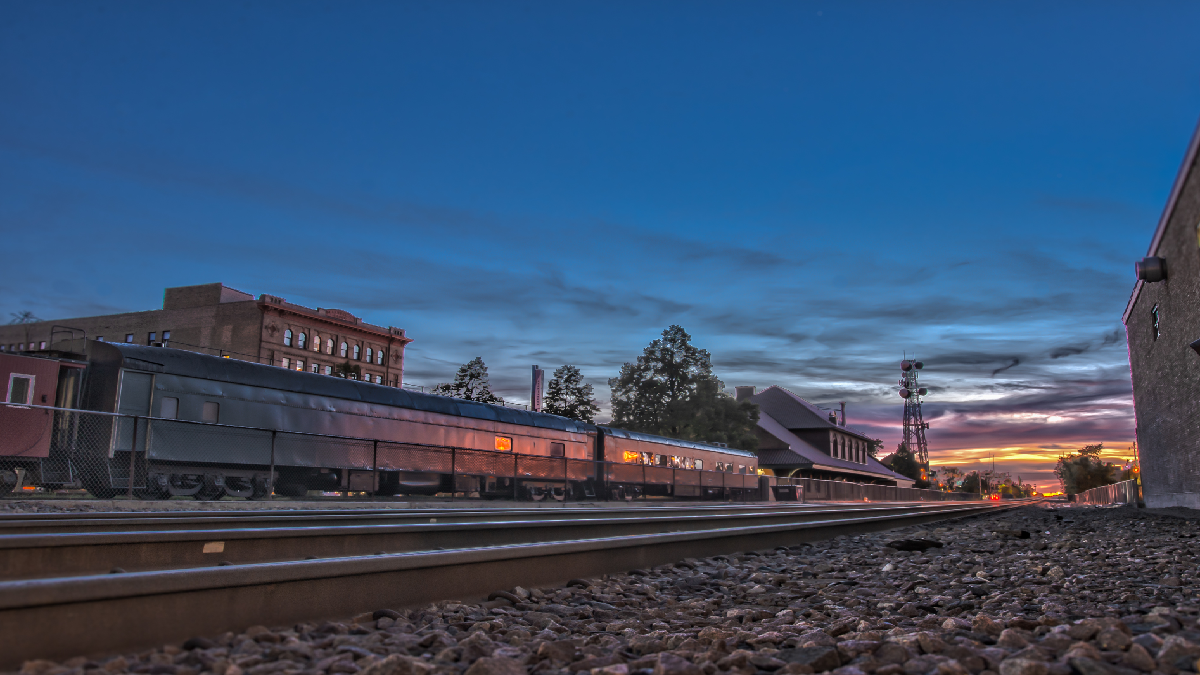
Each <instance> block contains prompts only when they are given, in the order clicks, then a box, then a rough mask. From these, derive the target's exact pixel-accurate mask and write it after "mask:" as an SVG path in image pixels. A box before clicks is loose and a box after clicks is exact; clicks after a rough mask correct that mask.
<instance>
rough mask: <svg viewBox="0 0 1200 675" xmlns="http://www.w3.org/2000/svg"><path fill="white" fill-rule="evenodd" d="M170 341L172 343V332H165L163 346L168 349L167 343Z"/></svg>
mask: <svg viewBox="0 0 1200 675" xmlns="http://www.w3.org/2000/svg"><path fill="white" fill-rule="evenodd" d="M170 341H171V331H169V330H164V331H163V346H164V347H166V346H167V343H168V342H170Z"/></svg>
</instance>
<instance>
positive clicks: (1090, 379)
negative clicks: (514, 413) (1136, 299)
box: [0, 1, 1200, 479]
mask: <svg viewBox="0 0 1200 675" xmlns="http://www.w3.org/2000/svg"><path fill="white" fill-rule="evenodd" d="M1198 21H1200V5H1195V4H1193V3H1184V2H1161V3H1155V2H1147V3H1136V4H1134V3H1095V2H1090V3H1082V2H1080V3H1069V2H1068V3H1056V4H1054V5H1052V6H1046V5H1044V4H1043V3H1032V2H1030V3H1020V2H1013V3H1003V4H1001V3H996V4H982V3H972V4H963V3H952V2H914V3H882V2H879V3H819V2H750V3H745V2H742V3H734V2H724V3H716V2H696V3H675V2H638V3H633V2H626V3H620V2H617V3H613V2H605V3H588V2H573V3H551V2H507V3H498V2H477V3H469V2H410V3H403V2H388V3H384V2H379V3H370V2H359V3H306V2H239V3H230V2H206V3H152V2H120V3H111V2H103V3H100V2H73V3H28V2H11V1H0V100H2V101H4V104H3V105H0V231H2V233H3V240H4V242H5V249H6V251H7V253H8V255H7V256H5V258H6V265H5V268H6V269H5V271H6V274H4V275H2V279H0V291H2V292H0V311H3V312H4V314H3V315H4V316H7V315H8V313H9V312H17V311H23V310H30V311H33V312H34V313H35V314H36V315H38V316H39V317H42V318H66V317H70V316H80V315H87V314H93V313H102V312H112V311H129V310H139V309H150V308H154V307H157V306H159V304H160V303H161V297H162V289H163V288H164V287H166V286H178V285H187V284H196V283H207V282H212V281H221V282H224V283H226V284H227V285H230V286H233V287H235V288H239V289H242V290H245V291H247V292H251V293H254V294H259V293H271V294H275V295H281V296H283V297H285V298H287V299H288V300H290V301H293V302H299V303H302V304H306V305H310V306H321V307H340V308H344V309H347V310H349V311H351V312H354V313H355V314H358V315H360V316H363V317H364V318H365V319H367V320H368V321H371V322H372V323H378V324H384V325H389V324H391V325H398V326H402V327H404V328H406V329H407V330H408V331H409V335H410V336H411V337H413V338H414V339H415V340H416V341H415V342H414V343H413V344H412V345H411V346H410V351H409V353H408V378H407V379H408V380H410V381H411V382H414V383H417V384H432V383H435V382H438V381H443V380H447V379H449V378H450V377H451V376H452V374H453V371H454V369H455V368H456V367H457V365H458V364H461V363H463V362H465V361H467V360H469V359H471V358H473V357H475V356H482V357H483V358H484V360H485V361H486V362H487V363H488V365H489V366H490V369H491V373H492V377H493V381H494V382H495V384H496V388H497V389H498V390H499V392H500V393H502V394H503V395H505V396H506V397H507V398H509V399H510V400H514V401H518V400H523V399H525V398H527V396H528V393H527V392H528V368H529V365H530V364H531V363H538V364H540V365H542V366H543V367H547V368H551V369H552V368H554V367H556V366H557V365H560V364H562V363H573V364H577V365H579V366H580V367H581V368H582V369H583V372H584V373H585V375H586V376H587V377H588V378H589V380H590V381H591V382H592V383H593V384H595V385H596V386H597V392H598V394H599V397H600V398H601V399H606V398H607V387H606V385H605V382H606V380H607V378H609V377H611V376H613V375H615V374H616V373H617V371H618V370H619V369H620V365H621V363H623V362H625V361H629V360H632V359H634V358H635V357H636V356H637V354H638V353H639V352H640V350H641V349H642V348H643V347H644V346H645V345H646V344H647V343H648V342H649V341H650V340H652V339H653V338H654V337H655V336H656V335H657V334H658V333H659V332H661V330H662V329H663V328H665V327H666V326H668V325H670V324H673V323H678V324H681V325H683V326H684V327H685V328H686V329H687V330H688V331H689V332H690V333H692V335H693V336H694V338H695V342H696V343H697V344H698V345H700V346H702V347H705V348H707V349H708V350H709V351H710V352H711V353H712V355H713V361H714V363H715V365H716V368H717V373H718V375H720V376H721V378H722V379H723V380H724V381H725V383H726V384H727V385H728V386H729V387H733V386H734V385H737V384H755V385H758V386H766V385H769V384H780V385H783V386H786V387H788V388H790V389H792V390H793V391H796V392H797V393H800V394H801V395H803V396H805V397H807V398H809V399H811V400H814V401H816V402H818V403H821V404H832V403H834V402H836V401H840V400H846V401H848V407H849V411H850V413H849V414H850V422H851V423H852V424H853V423H857V424H859V425H861V426H863V427H865V428H866V429H868V430H870V431H871V432H872V433H874V434H876V435H878V436H879V437H880V438H883V439H884V440H885V441H886V442H887V443H888V446H889V447H893V446H894V444H895V442H896V441H897V440H898V425H899V420H900V412H901V407H900V399H899V398H898V397H896V395H895V393H894V392H895V386H894V382H895V379H896V378H897V377H898V376H899V370H898V366H897V364H898V361H899V360H900V358H901V356H902V354H903V353H905V351H907V352H908V353H910V354H911V353H913V352H916V353H917V354H919V355H920V357H921V358H923V359H924V360H925V361H926V363H927V364H928V366H927V369H926V371H925V376H924V377H925V380H926V381H927V382H928V384H929V386H930V387H931V389H932V394H931V396H930V397H929V399H928V404H927V409H926V410H927V413H926V414H927V416H928V417H930V418H931V422H932V426H933V428H932V429H931V431H930V435H929V437H930V443H931V445H932V447H933V448H934V450H935V453H934V456H935V458H938V459H939V460H941V461H947V462H955V463H958V464H959V465H960V466H967V467H968V468H970V466H973V465H972V464H971V462H977V461H978V460H979V459H980V458H982V457H985V456H988V455H990V454H992V453H995V454H997V456H998V459H999V460H1001V461H1005V462H1008V464H1007V465H1006V466H1010V467H1011V468H1013V469H1014V470H1015V471H1018V472H1021V471H1023V472H1024V474H1023V475H1025V476H1026V477H1029V476H1030V475H1033V474H1032V473H1031V472H1037V473H1038V476H1040V477H1042V478H1043V479H1044V478H1045V477H1046V476H1047V474H1045V468H1046V467H1045V466H1044V464H1041V465H1039V463H1044V462H1045V461H1046V460H1047V458H1050V459H1051V460H1052V457H1053V456H1054V455H1056V454H1057V453H1058V452H1060V451H1061V450H1060V448H1070V447H1077V446H1078V445H1079V444H1082V443H1084V442H1093V441H1104V442H1105V443H1106V444H1107V445H1108V446H1114V445H1115V446H1118V447H1120V448H1124V447H1125V446H1127V445H1128V443H1129V442H1130V441H1131V440H1132V429H1133V417H1132V401H1131V394H1130V385H1129V375H1128V360H1127V355H1126V349H1125V338H1124V330H1123V327H1122V325H1121V321H1120V316H1121V312H1122V310H1123V309H1124V306H1125V302H1126V300H1127V299H1128V296H1129V292H1130V290H1131V288H1132V281H1133V278H1132V263H1133V261H1134V260H1136V259H1138V258H1140V257H1141V256H1142V255H1144V253H1145V249H1146V246H1147V245H1148V243H1149V239H1150V236H1151V234H1152V232H1153V229H1154V226H1155V223H1156V221H1157V218H1158V215H1159V213H1160V212H1161V209H1162V207H1163V204H1164V202H1165V200H1166V196H1167V193H1168V192H1169V190H1170V186H1171V182H1172V180H1173V178H1174V175H1175V173H1176V171H1177V169H1178V165H1179V162H1180V160H1181V158H1182V155H1183V152H1184V150H1185V148H1186V144H1187V142H1188V139H1189V137H1190V134H1191V132H1192V129H1193V127H1194V126H1195V123H1196V120H1197V116H1198V114H1200V72H1198V71H1200V62H1197V61H1196V59H1195V58H1194V55H1193V54H1192V53H1191V50H1192V43H1193V35H1192V32H1193V31H1192V27H1194V26H1195V25H1197V22H1198ZM1014 361H1015V362H1017V365H1012V364H1013V363H1014ZM1010 365H1012V367H1010V368H1007V369H1004V368H1005V366H1010ZM1002 369H1003V370H1002ZM997 371H998V372H997Z"/></svg>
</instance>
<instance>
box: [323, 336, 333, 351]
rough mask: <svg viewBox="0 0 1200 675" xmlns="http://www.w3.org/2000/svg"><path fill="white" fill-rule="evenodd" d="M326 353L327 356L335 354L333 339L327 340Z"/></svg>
mask: <svg viewBox="0 0 1200 675" xmlns="http://www.w3.org/2000/svg"><path fill="white" fill-rule="evenodd" d="M325 353H326V354H332V353H333V339H332V338H325Z"/></svg>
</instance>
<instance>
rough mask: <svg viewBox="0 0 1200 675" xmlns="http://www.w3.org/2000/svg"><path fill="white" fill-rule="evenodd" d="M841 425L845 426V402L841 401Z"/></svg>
mask: <svg viewBox="0 0 1200 675" xmlns="http://www.w3.org/2000/svg"><path fill="white" fill-rule="evenodd" d="M842 426H846V402H845V401H842Z"/></svg>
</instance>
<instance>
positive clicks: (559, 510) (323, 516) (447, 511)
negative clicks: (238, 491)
mask: <svg viewBox="0 0 1200 675" xmlns="http://www.w3.org/2000/svg"><path fill="white" fill-rule="evenodd" d="M946 503H950V502H809V503H787V502H773V503H771V502H754V503H749V504H704V503H685V504H681V503H679V502H670V503H666V502H664V503H660V504H655V503H649V504H640V505H626V504H624V503H622V504H620V505H614V506H607V505H601V504H602V503H600V504H595V505H589V504H573V505H569V506H554V507H544V508H528V507H524V506H516V507H484V508H479V507H474V506H467V507H454V506H446V507H440V508H422V509H411V508H380V509H280V510H278V511H274V510H273V511H255V510H247V511H157V512H97V513H36V514H13V515H3V516H0V534H37V533H47V534H48V533H54V532H80V531H110V532H115V531H122V532H131V531H150V530H163V529H171V530H183V529H212V528H214V527H222V526H223V527H263V526H276V525H280V524H295V525H298V526H324V525H336V524H346V525H350V524H361V525H371V524H381V523H394V522H403V521H408V520H411V521H413V522H418V521H422V522H427V521H428V519H429V518H436V519H437V521H438V522H476V521H483V520H503V519H512V520H521V519H525V518H529V517H542V516H548V515H550V514H557V515H559V516H561V517H589V516H590V517H595V516H597V515H603V516H605V517H610V518H619V517H637V518H640V517H643V516H645V515H647V514H664V513H695V512H697V511H712V512H734V511H747V510H759V509H762V508H765V507H787V508H803V509H812V510H818V511H819V510H831V509H832V510H838V511H842V510H845V509H853V508H868V507H871V506H873V505H878V504H946Z"/></svg>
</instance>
